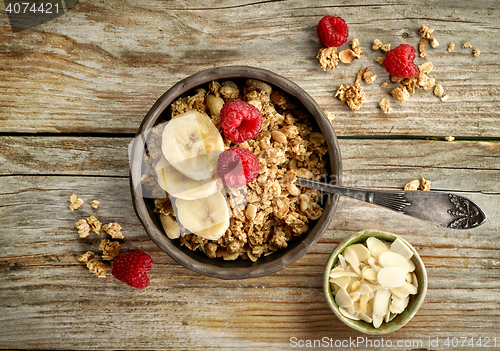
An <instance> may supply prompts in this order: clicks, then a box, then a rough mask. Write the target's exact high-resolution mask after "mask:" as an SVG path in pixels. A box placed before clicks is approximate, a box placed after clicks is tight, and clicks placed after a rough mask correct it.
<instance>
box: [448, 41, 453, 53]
mask: <svg viewBox="0 0 500 351" xmlns="http://www.w3.org/2000/svg"><path fill="white" fill-rule="evenodd" d="M454 49H455V43H450V44H448V52H452V51H453V50H454Z"/></svg>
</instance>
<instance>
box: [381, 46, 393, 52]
mask: <svg viewBox="0 0 500 351" xmlns="http://www.w3.org/2000/svg"><path fill="white" fill-rule="evenodd" d="M380 49H381V50H382V51H383V52H388V51H391V44H383V45H382V46H381V47H380Z"/></svg>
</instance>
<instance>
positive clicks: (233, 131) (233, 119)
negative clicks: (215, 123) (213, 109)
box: [220, 100, 262, 144]
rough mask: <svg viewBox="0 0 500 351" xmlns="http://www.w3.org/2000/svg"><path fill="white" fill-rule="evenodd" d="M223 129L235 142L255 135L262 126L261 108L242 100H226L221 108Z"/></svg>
mask: <svg viewBox="0 0 500 351" xmlns="http://www.w3.org/2000/svg"><path fill="white" fill-rule="evenodd" d="M220 121H221V127H222V131H223V132H224V135H225V136H226V138H228V139H229V140H231V141H232V142H233V143H235V144H240V143H242V142H244V141H245V140H250V139H252V138H253V137H255V136H256V135H257V134H258V133H259V131H260V128H261V127H262V114H261V113H260V111H259V109H258V108H257V107H255V106H253V105H250V104H249V103H247V102H245V101H241V100H232V101H229V102H226V103H225V104H224V106H222V109H221V110H220Z"/></svg>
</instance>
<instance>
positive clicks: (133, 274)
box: [111, 251, 153, 289]
mask: <svg viewBox="0 0 500 351" xmlns="http://www.w3.org/2000/svg"><path fill="white" fill-rule="evenodd" d="M152 265H153V260H152V259H151V256H149V255H148V254H147V253H145V252H143V251H132V252H129V253H127V254H122V255H120V256H118V258H117V259H116V260H115V262H114V263H113V269H112V270H111V274H113V276H114V277H115V278H116V279H118V280H120V281H122V282H125V283H127V284H128V285H130V286H132V287H134V288H138V289H144V288H145V287H146V286H148V284H149V278H148V276H147V275H146V273H147V272H149V270H150V269H151V266H152Z"/></svg>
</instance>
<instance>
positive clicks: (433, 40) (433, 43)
mask: <svg viewBox="0 0 500 351" xmlns="http://www.w3.org/2000/svg"><path fill="white" fill-rule="evenodd" d="M429 44H431V46H432V47H433V48H437V47H438V46H439V42H438V41H437V39H436V38H434V37H433V36H432V35H431V36H430V38H429Z"/></svg>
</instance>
